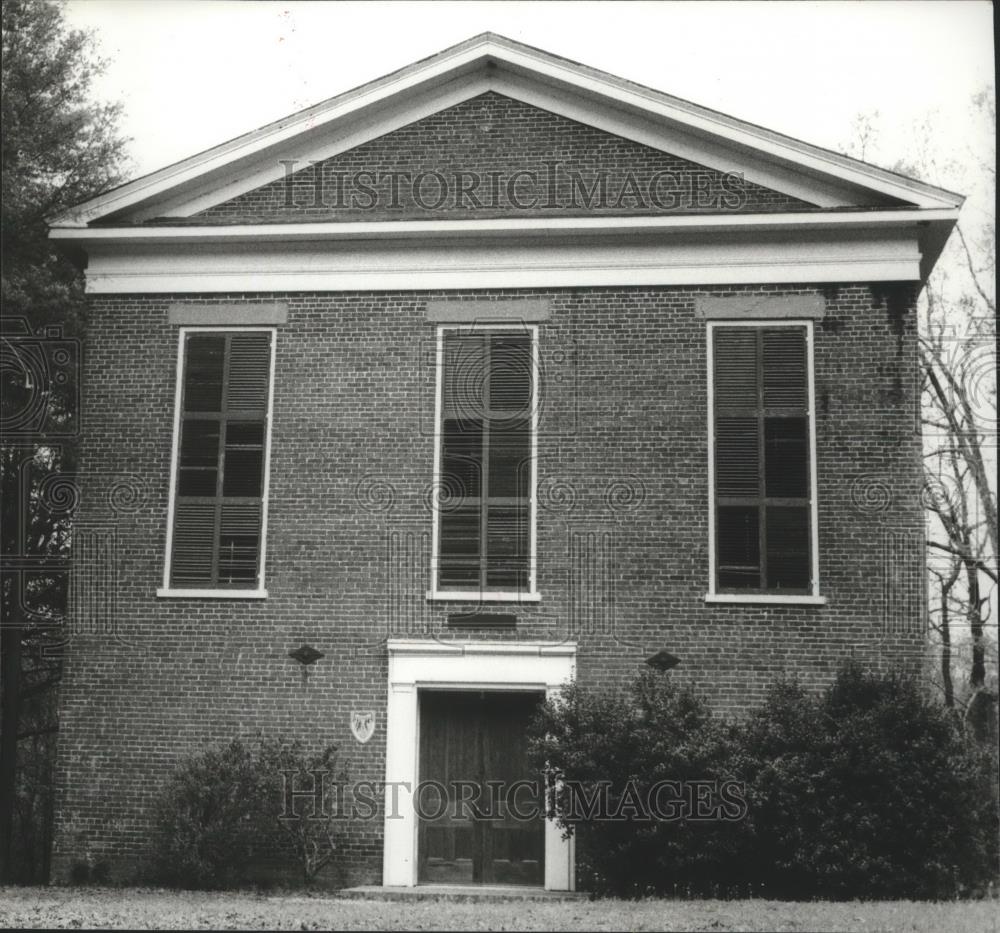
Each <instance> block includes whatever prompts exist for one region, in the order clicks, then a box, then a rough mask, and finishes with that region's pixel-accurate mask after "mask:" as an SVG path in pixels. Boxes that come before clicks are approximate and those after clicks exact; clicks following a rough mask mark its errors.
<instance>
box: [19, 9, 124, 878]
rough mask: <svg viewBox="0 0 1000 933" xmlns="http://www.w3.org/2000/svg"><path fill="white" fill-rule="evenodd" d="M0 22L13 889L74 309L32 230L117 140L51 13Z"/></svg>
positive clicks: (69, 414) (104, 159)
mask: <svg viewBox="0 0 1000 933" xmlns="http://www.w3.org/2000/svg"><path fill="white" fill-rule="evenodd" d="M0 15H2V32H3V40H2V93H0V98H2V100H0V116H2V120H3V142H2V162H3V164H2V218H0V233H2V240H3V261H2V270H0V271H2V275H0V302H2V307H3V315H4V316H3V329H2V360H0V362H2V367H0V376H2V384H0V390H2V395H3V402H2V409H0V414H2V426H3V437H4V440H3V446H2V448H0V524H2V526H3V532H2V538H0V553H2V554H3V555H4V556H5V557H16V558H20V566H19V568H18V569H16V570H15V569H10V565H9V564H7V565H6V566H5V568H4V571H5V572H2V573H0V600H2V606H0V608H2V612H3V619H4V624H3V626H2V627H0V665H2V675H3V676H2V679H3V693H2V703H3V706H2V722H0V730H2V731H0V875H2V877H4V878H6V879H11V880H13V878H14V876H15V875H14V872H15V867H16V866H21V867H22V871H23V870H24V867H25V866H31V865H35V866H36V870H35V874H34V876H33V877H28V876H24V875H21V876H20V877H18V880H20V881H30V880H44V878H43V876H44V873H45V870H46V865H47V855H46V854H45V853H46V850H47V841H48V840H47V836H48V833H47V831H46V829H45V827H46V826H47V824H48V822H49V817H48V812H49V808H50V806H51V795H50V793H49V788H48V787H47V786H45V785H47V784H48V783H50V775H51V754H52V750H53V747H54V746H53V743H52V742H51V741H50V740H48V739H46V738H44V737H45V736H51V733H52V732H53V731H54V730H55V728H56V723H55V720H54V711H55V704H54V702H53V700H52V697H51V696H50V691H51V689H52V688H53V687H54V686H55V685H56V684H57V683H58V679H59V668H60V665H59V652H58V646H59V645H60V644H61V642H62V639H63V636H62V632H61V623H62V621H63V618H64V615H65V610H66V594H67V566H68V564H67V561H68V557H69V547H70V529H71V517H72V511H71V509H60V508H55V509H53V508H51V507H49V508H46V507H45V506H46V496H45V494H44V493H45V488H46V487H43V484H44V483H45V482H46V481H47V480H48V481H50V485H49V486H48V487H47V488H48V489H49V490H50V491H51V489H52V488H53V487H52V486H51V479H52V476H53V474H62V475H63V476H64V477H65V478H67V479H71V477H72V473H73V470H74V468H75V463H76V448H75V443H74V437H75V433H76V419H77V411H76V399H77V397H78V392H79V372H78V364H79V360H80V355H79V352H73V351H74V348H75V347H76V346H78V343H77V342H76V341H78V338H79V336H80V335H81V332H82V326H83V309H84V299H83V283H82V275H81V273H80V270H79V269H78V268H77V266H76V265H74V263H73V262H72V261H71V259H70V258H69V257H67V256H66V255H63V254H61V253H59V252H57V251H56V250H55V249H53V247H52V245H51V243H50V241H49V240H48V238H47V234H48V228H47V225H46V220H47V219H48V218H51V217H52V216H53V215H54V214H58V213H60V212H62V211H64V210H66V209H68V208H70V207H72V206H73V205H74V204H76V203H78V202H80V201H83V200H86V199H87V198H89V197H92V196H93V195H96V194H98V193H100V192H102V191H104V190H106V189H107V188H109V187H111V186H113V185H114V184H116V183H117V182H118V180H119V179H120V177H121V174H122V171H123V168H124V159H125V140H123V139H122V137H121V136H120V135H119V132H118V129H117V122H118V119H119V115H120V108H119V106H118V105H114V104H102V103H98V102H96V101H95V100H94V99H93V97H92V93H91V88H92V84H93V81H94V79H95V77H97V76H98V75H99V74H100V73H101V72H102V70H103V68H104V66H105V63H104V62H103V61H102V60H101V59H100V58H99V57H98V56H97V54H96V51H95V42H94V39H93V37H92V36H91V35H90V34H88V33H86V32H83V31H80V30H72V29H68V28H67V26H66V23H65V21H64V17H63V10H62V7H61V6H60V5H59V4H57V3H55V2H52V0H2V6H0ZM62 351H66V352H67V353H68V355H67V356H66V357H65V358H61V357H60V356H59V354H60V353H61V352H62ZM57 370H58V371H57ZM63 493H64V494H65V495H68V496H69V497H70V499H71V498H72V493H71V491H70V490H69V489H68V488H66V487H64V488H63ZM48 504H49V506H51V504H52V503H51V497H50V500H49V503H48ZM25 561H27V563H25ZM5 564H6V561H5ZM19 739H22V740H30V741H21V742H19ZM19 749H20V750H21V753H22V754H28V755H32V756H36V757H37V758H38V760H35V757H32V758H31V760H30V761H28V762H27V763H26V765H25V767H23V768H21V769H20V770H21V780H20V782H19V778H18V771H19V769H18V764H17V759H18V754H19ZM36 780H40V781H42V784H43V786H42V787H39V786H38V785H37V784H34V783H33V781H36ZM26 782H27V783H26ZM16 817H19V818H16ZM32 839H34V841H32ZM15 847H17V850H16V857H15Z"/></svg>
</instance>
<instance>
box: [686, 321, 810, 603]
mask: <svg viewBox="0 0 1000 933" xmlns="http://www.w3.org/2000/svg"><path fill="white" fill-rule="evenodd" d="M707 324H708V326H707V328H706V334H707V342H708V354H707V358H708V380H707V383H708V432H707V435H708V593H707V595H706V596H705V602H707V603H775V604H785V605H823V604H825V603H826V597H824V596H821V595H820V587H819V582H820V581H819V503H818V495H817V470H816V381H815V380H816V377H815V365H814V360H813V355H814V354H813V322H812V320H809V319H801V318H787V319H767V320H760V319H758V320H740V321H732V320H721V319H720V320H717V321H708V322H707ZM717 327H724V328H728V327H753V328H762V327H779V328H788V327H804V328H805V331H806V365H807V367H808V386H809V394H808V399H807V405H808V411H807V414H808V416H809V536H810V568H809V575H810V578H811V588H810V589H811V592H810V593H798V594H791V593H790V594H787V595H786V594H778V593H720V592H718V590H717V588H716V573H715V571H716V566H715V565H716V553H715V544H716V541H715V537H716V535H715V499H716V495H715V359H714V345H715V329H716V328H717Z"/></svg>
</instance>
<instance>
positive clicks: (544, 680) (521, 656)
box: [382, 639, 576, 891]
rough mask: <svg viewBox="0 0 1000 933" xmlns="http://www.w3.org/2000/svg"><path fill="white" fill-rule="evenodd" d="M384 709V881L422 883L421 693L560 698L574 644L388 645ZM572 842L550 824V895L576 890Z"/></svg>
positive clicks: (571, 668)
mask: <svg viewBox="0 0 1000 933" xmlns="http://www.w3.org/2000/svg"><path fill="white" fill-rule="evenodd" d="M388 648H389V699H388V709H387V711H386V755H385V780H386V789H385V841H384V856H383V868H382V883H383V884H384V885H386V886H387V887H389V886H393V887H395V886H399V887H412V886H413V885H415V884H416V883H417V815H416V808H415V805H414V791H415V790H416V787H417V781H418V779H419V775H418V773H417V762H418V760H419V751H420V736H419V719H418V704H417V691H418V690H419V689H420V688H430V687H433V688H434V689H435V690H442V689H449V688H454V689H459V688H460V689H476V688H480V689H484V690H538V691H540V692H541V691H544V692H545V694H546V696H551V695H553V694H554V693H556V692H558V691H559V690H560V689H561V688H562V687H563V686H564V685H565V684H567V683H569V682H570V681H572V680H573V679H574V678H575V676H576V642H559V643H542V642H485V641H476V642H472V641H463V642H458V641H456V642H451V641H449V642H444V641H434V640H430V639H427V640H416V639H390V640H389V642H388ZM574 875H575V864H574V845H573V839H572V838H570V839H563V838H562V831H561V830H560V829H559V827H558V826H557V825H556V824H555V823H554V822H553V821H551V820H547V821H546V823H545V889H546V890H547V891H572V890H573V889H574Z"/></svg>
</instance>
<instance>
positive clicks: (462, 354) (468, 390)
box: [443, 334, 487, 421]
mask: <svg viewBox="0 0 1000 933" xmlns="http://www.w3.org/2000/svg"><path fill="white" fill-rule="evenodd" d="M486 370H487V365H486V340H485V338H484V337H483V335H482V334H446V335H445V338H444V399H443V402H444V413H445V415H446V416H447V417H450V418H456V419H460V420H471V421H481V420H482V419H483V417H484V416H485V414H486V404H485V403H486V382H487V379H486Z"/></svg>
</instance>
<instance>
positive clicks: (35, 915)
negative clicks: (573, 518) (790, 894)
mask: <svg viewBox="0 0 1000 933" xmlns="http://www.w3.org/2000/svg"><path fill="white" fill-rule="evenodd" d="M998 915H1000V910H998V904H997V902H996V901H965V902H957V903H937V904H934V903H930V904H925V903H915V902H912V901H878V902H870V903H861V902H857V901H855V902H849V903H830V902H816V903H801V902H800V903H795V902H786V901H762V900H744V901H666V900H646V901H611V900H608V901H584V900H580V901H573V902H544V901H512V902H499V903H498V902H489V903H454V902H445V901H357V900H338V899H337V898H336V897H333V896H317V897H305V896H301V895H284V896H281V895H279V896H274V895H256V894H243V893H239V894H232V893H206V892H201V891H198V892H188V891H161V890H153V889H148V888H142V889H140V888H0V927H5V928H10V927H23V928H28V929H39V928H58V929H74V928H78V927H101V928H105V929H140V930H141V929H149V928H165V929H221V930H258V929H276V930H708V931H713V933H719V931H729V930H733V931H735V930H761V931H765V930H767V931H769V930H775V931H783V930H803V931H805V930H810V931H811V930H815V931H822V930H831V931H841V930H850V931H865V933H872V931H876V930H892V931H911V930H912V931H927V933H951V931H959V933H964V931H968V933H997V931H1000V923H998V919H997V918H998Z"/></svg>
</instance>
